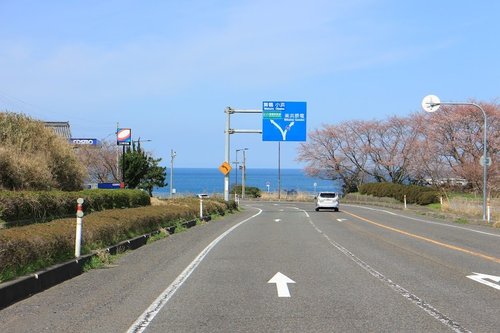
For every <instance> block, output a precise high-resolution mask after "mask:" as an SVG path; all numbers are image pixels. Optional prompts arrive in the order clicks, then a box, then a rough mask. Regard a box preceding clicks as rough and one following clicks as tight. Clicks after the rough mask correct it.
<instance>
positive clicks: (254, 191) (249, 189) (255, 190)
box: [231, 185, 261, 198]
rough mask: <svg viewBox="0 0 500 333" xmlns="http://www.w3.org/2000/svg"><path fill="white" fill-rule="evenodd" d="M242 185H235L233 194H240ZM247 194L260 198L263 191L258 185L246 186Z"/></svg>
mask: <svg viewBox="0 0 500 333" xmlns="http://www.w3.org/2000/svg"><path fill="white" fill-rule="evenodd" d="M241 188H242V186H241V185H235V186H233V188H232V190H231V194H240V195H241ZM245 195H246V196H248V197H250V198H260V196H261V192H260V189H259V188H258V187H254V186H245Z"/></svg>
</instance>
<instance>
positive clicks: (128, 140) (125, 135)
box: [116, 128, 132, 146]
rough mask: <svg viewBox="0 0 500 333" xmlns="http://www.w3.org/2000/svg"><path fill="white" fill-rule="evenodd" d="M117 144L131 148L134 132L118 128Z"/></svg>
mask: <svg viewBox="0 0 500 333" xmlns="http://www.w3.org/2000/svg"><path fill="white" fill-rule="evenodd" d="M116 144H117V145H118V146H130V145H131V144H132V130H131V129H130V128H118V129H117V130H116Z"/></svg>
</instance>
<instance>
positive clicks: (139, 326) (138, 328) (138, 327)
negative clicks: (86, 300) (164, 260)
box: [127, 208, 262, 333]
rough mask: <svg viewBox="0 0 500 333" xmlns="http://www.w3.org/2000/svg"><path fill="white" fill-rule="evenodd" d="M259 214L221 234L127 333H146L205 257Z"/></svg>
mask: <svg viewBox="0 0 500 333" xmlns="http://www.w3.org/2000/svg"><path fill="white" fill-rule="evenodd" d="M257 209H258V210H259V212H258V213H257V214H255V215H252V216H250V217H249V218H247V219H245V220H243V221H241V222H240V223H238V224H236V225H234V226H233V227H231V228H230V229H228V230H227V231H226V232H224V233H223V234H221V235H220V236H219V237H217V238H216V239H215V240H213V241H212V243H210V244H209V245H208V246H207V247H206V248H205V249H203V251H201V252H200V254H198V256H197V257H196V258H194V260H193V261H192V262H191V263H190V264H189V265H188V266H187V267H186V269H184V271H182V273H181V274H179V276H178V277H177V278H176V279H175V280H174V282H172V283H171V284H170V285H169V286H168V287H167V289H165V290H164V291H163V292H162V293H161V294H160V296H158V297H157V298H156V300H155V301H154V302H153V303H152V304H151V305H150V306H149V307H148V308H147V309H146V311H144V312H143V313H142V315H141V316H140V317H139V318H138V319H137V320H136V321H135V322H134V323H133V324H132V326H130V327H129V329H128V330H127V333H139V332H144V330H145V329H146V328H147V327H148V325H149V324H150V323H151V322H152V321H153V319H154V317H155V316H156V315H157V314H158V313H159V312H160V310H161V309H162V308H163V307H164V306H165V305H166V304H167V302H168V301H169V300H170V298H171V297H172V296H173V295H174V294H175V292H176V291H177V290H178V289H179V288H180V287H181V286H182V284H183V283H184V282H186V280H187V279H188V278H189V276H190V275H191V273H193V272H194V270H195V269H196V267H198V265H199V264H200V263H201V262H202V260H203V259H204V258H205V256H206V255H207V254H208V253H209V252H210V251H211V250H212V249H213V248H214V247H215V246H216V245H217V243H219V242H220V241H221V240H222V239H223V238H224V237H226V236H227V235H228V234H229V233H231V232H232V231H233V230H234V229H236V228H238V227H239V226H240V225H242V224H243V223H245V222H247V221H250V220H251V219H253V218H254V217H256V216H258V215H260V213H262V209H260V208H257Z"/></svg>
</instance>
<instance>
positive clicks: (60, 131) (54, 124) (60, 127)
mask: <svg viewBox="0 0 500 333" xmlns="http://www.w3.org/2000/svg"><path fill="white" fill-rule="evenodd" d="M43 123H44V125H45V127H47V128H51V129H52V130H53V131H54V132H55V133H56V134H57V135H59V136H61V137H63V138H65V139H67V140H69V139H71V128H70V126H69V121H44V122H43Z"/></svg>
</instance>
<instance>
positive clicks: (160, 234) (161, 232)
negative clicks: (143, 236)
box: [146, 228, 169, 244]
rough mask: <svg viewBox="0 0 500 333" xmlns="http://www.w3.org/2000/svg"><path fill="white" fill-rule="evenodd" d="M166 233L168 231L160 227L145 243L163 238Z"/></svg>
mask: <svg viewBox="0 0 500 333" xmlns="http://www.w3.org/2000/svg"><path fill="white" fill-rule="evenodd" d="M168 235H169V233H168V231H167V230H166V229H165V228H160V230H159V232H157V233H155V234H153V235H151V236H150V237H149V238H148V239H147V241H146V244H150V243H153V242H156V241H157V240H160V239H163V238H167V237H168Z"/></svg>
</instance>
